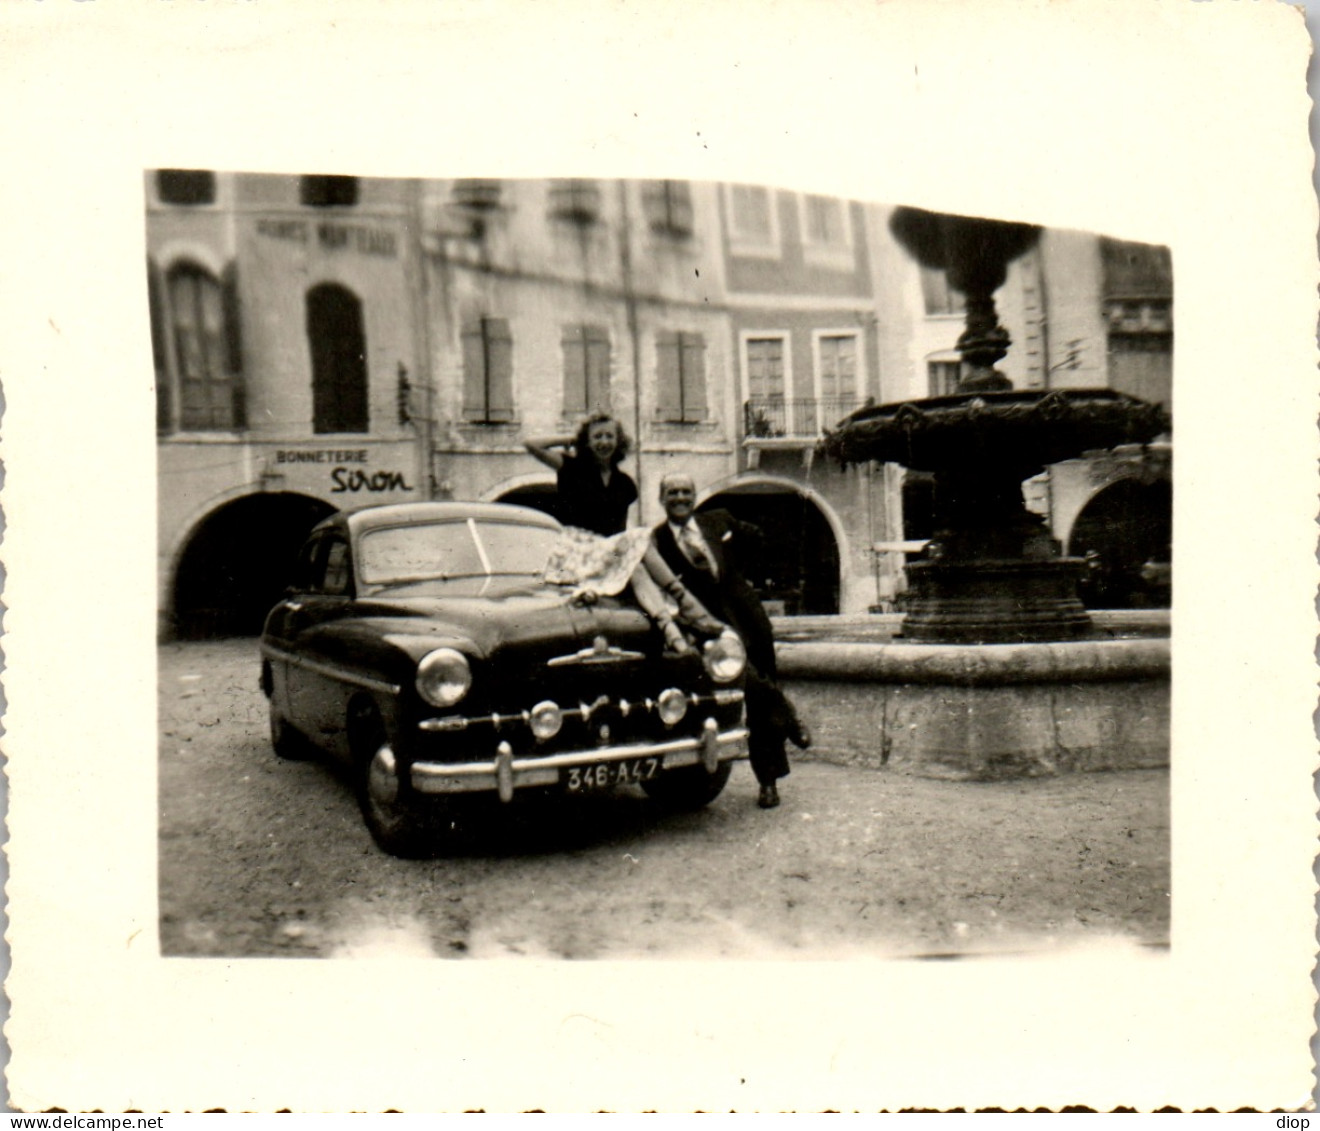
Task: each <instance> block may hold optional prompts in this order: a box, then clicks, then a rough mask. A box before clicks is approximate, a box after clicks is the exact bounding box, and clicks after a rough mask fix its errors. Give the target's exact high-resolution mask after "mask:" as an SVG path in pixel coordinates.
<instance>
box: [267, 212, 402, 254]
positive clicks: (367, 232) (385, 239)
mask: <svg viewBox="0 0 1320 1131" xmlns="http://www.w3.org/2000/svg"><path fill="white" fill-rule="evenodd" d="M315 232H316V242H317V243H318V244H320V246H321V247H322V248H324V249H325V250H326V251H350V250H351V251H356V252H358V253H359V254H361V255H387V256H395V255H398V253H399V248H398V241H397V240H396V239H395V236H394V233H393V232H391V231H390V230H389V229H388V228H371V227H368V226H367V225H365V224H338V223H336V222H335V221H333V220H323V221H321V222H320V223H319V224H317V225H316V229H315ZM257 234H258V235H261V236H266V237H268V238H269V239H273V240H291V241H292V242H294V243H310V242H311V239H312V227H311V225H309V224H308V223H307V222H306V221H305V220H274V219H269V218H267V219H262V220H258V221H257Z"/></svg>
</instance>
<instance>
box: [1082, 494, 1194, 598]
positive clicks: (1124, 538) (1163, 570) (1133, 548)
mask: <svg viewBox="0 0 1320 1131" xmlns="http://www.w3.org/2000/svg"><path fill="white" fill-rule="evenodd" d="M1068 555H1069V556H1070V557H1075V558H1085V559H1087V560H1088V561H1089V562H1090V563H1091V565H1090V568H1089V569H1088V571H1087V573H1086V576H1085V578H1084V580H1083V582H1082V583H1081V585H1080V586H1079V591H1080V595H1081V597H1082V601H1083V603H1084V604H1085V605H1086V606H1087V607H1088V608H1092V609H1128V608H1159V607H1165V608H1167V607H1168V605H1169V601H1170V597H1171V593H1170V591H1169V571H1170V566H1171V563H1172V560H1173V485H1172V484H1171V483H1170V482H1169V481H1168V480H1167V479H1157V480H1155V481H1154V482H1142V481H1141V480H1139V479H1118V480H1115V481H1114V482H1113V483H1110V484H1109V485H1108V486H1106V487H1104V488H1102V489H1101V490H1099V491H1097V492H1096V493H1095V494H1094V495H1092V496H1091V498H1090V499H1088V500H1087V502H1086V504H1085V506H1083V507H1082V509H1081V511H1080V512H1079V513H1078V515H1077V519H1076V521H1075V522H1074V523H1073V527H1072V532H1071V534H1070V535H1069V536H1068Z"/></svg>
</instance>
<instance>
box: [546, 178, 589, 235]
mask: <svg viewBox="0 0 1320 1131" xmlns="http://www.w3.org/2000/svg"><path fill="white" fill-rule="evenodd" d="M550 215H552V216H555V217H557V218H558V219H560V220H570V221H572V222H573V223H575V224H584V225H585V224H593V223H595V222H596V220H598V219H599V218H600V186H599V185H597V184H596V182H595V181H584V180H573V179H569V180H562V181H551V182H550Z"/></svg>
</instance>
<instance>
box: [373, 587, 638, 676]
mask: <svg viewBox="0 0 1320 1131" xmlns="http://www.w3.org/2000/svg"><path fill="white" fill-rule="evenodd" d="M482 590H484V592H481V591H482ZM478 593H480V595H478ZM358 611H359V615H360V616H361V617H363V618H364V619H366V620H370V621H374V622H376V627H377V629H378V630H379V631H380V632H381V633H382V635H384V636H386V637H387V638H390V639H392V640H393V641H394V642H395V643H396V644H398V645H400V646H404V647H406V648H407V650H409V651H417V650H419V649H420V648H430V647H437V646H439V645H440V644H443V643H453V644H457V645H460V646H463V650H464V651H470V652H472V653H473V654H474V655H475V656H476V657H478V658H481V659H488V658H491V657H493V656H494V655H496V654H497V653H499V652H502V651H504V650H506V649H510V648H516V649H518V650H520V651H524V650H525V651H529V652H535V653H541V654H542V655H545V656H550V655H552V654H558V651H560V650H562V651H566V652H572V651H574V650H576V649H579V648H583V647H588V646H590V645H592V644H593V643H594V641H595V639H596V637H598V636H604V637H605V638H606V641H607V643H608V644H609V645H612V646H616V647H624V648H633V649H636V650H639V651H640V650H644V651H646V652H648V653H650V652H651V651H653V650H654V645H655V638H654V635H653V633H652V628H651V623H650V621H649V619H648V618H647V617H646V615H645V614H644V613H642V612H641V611H640V610H639V609H636V608H634V607H632V606H630V605H627V604H625V603H624V602H622V601H621V600H620V599H619V598H617V597H602V598H599V599H598V600H597V601H596V602H595V603H593V604H585V603H583V602H580V601H577V600H575V599H574V597H573V595H572V593H570V592H568V591H567V590H564V589H561V588H556V587H553V586H544V585H528V584H527V583H526V581H525V580H523V581H521V582H520V583H518V584H500V583H499V579H494V580H491V581H487V580H486V579H479V581H478V584H476V585H466V584H462V585H460V584H457V583H454V582H449V583H436V582H427V583H419V584H415V585H407V586H398V587H395V588H393V589H390V590H385V591H383V592H381V593H378V594H376V595H375V596H373V597H370V598H367V599H365V600H359V602H358ZM409 641H411V642H412V647H407V645H408V642H409Z"/></svg>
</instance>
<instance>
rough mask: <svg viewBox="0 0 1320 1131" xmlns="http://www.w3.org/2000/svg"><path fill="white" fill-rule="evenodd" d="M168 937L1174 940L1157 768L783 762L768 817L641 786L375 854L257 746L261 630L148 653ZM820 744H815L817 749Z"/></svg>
mask: <svg viewBox="0 0 1320 1131" xmlns="http://www.w3.org/2000/svg"><path fill="white" fill-rule="evenodd" d="M159 659H160V667H159V680H160V706H161V735H160V739H161V741H160V911H161V922H160V932H161V945H162V950H163V952H164V953H166V954H186V955H266V956H271V955H290V956H293V955H299V956H341V955H360V954H367V953H381V952H394V953H400V954H418V955H438V956H442V957H450V958H473V957H476V958H480V957H486V956H494V955H501V956H507V955H531V956H538V957H549V956H554V957H563V958H601V957H610V958H618V957H629V956H652V957H666V958H672V957H684V956H691V957H787V956H800V957H830V956H848V955H856V954H868V955H886V954H904V955H906V954H932V953H935V954H944V953H977V952H984V951H1000V950H1006V949H1008V950H1022V949H1028V950H1034V949H1042V948H1051V947H1059V946H1065V945H1069V944H1071V943H1075V942H1085V941H1099V940H1104V939H1110V938H1113V937H1119V938H1122V939H1125V940H1128V941H1130V942H1132V943H1154V944H1162V943H1165V942H1167V938H1168V930H1169V799H1168V775H1167V773H1166V772H1165V771H1160V770H1141V771H1127V772H1123V773H1108V774H1079V775H1074V776H1065V777H1057V778H1045V779H1035V780H1028V781H1016V782H1003V783H994V784H983V783H963V782H940V781H929V780H924V779H920V778H911V777H904V776H901V775H899V774H896V773H892V772H887V771H867V770H859V769H854V768H846V767H842V766H835V765H831V764H828V763H827V762H826V761H823V760H813V761H803V760H799V761H797V762H796V763H795V768H794V771H793V774H792V776H791V777H790V778H788V779H787V781H786V782H785V783H784V788H783V796H784V805H783V806H782V807H780V808H779V809H777V810H772V811H768V812H767V811H762V810H759V809H757V808H756V806H755V804H754V799H755V782H754V780H753V778H752V775H751V772H750V770H749V769H748V768H747V767H746V766H745V765H744V766H739V767H738V768H736V770H735V772H734V776H733V779H732V781H731V782H730V785H729V788H728V789H727V790H726V791H725V793H724V794H723V795H722V796H721V797H720V798H719V799H718V800H717V801H716V803H715V804H714V805H712V806H711V807H710V808H709V809H707V810H705V811H703V812H701V813H697V814H688V815H682V816H671V815H666V814H664V813H662V812H660V811H659V810H657V809H656V808H655V806H653V805H652V804H651V803H650V802H649V801H648V800H647V799H646V798H644V797H643V796H642V795H641V794H640V792H638V793H632V792H623V793H620V794H617V795H615V796H613V797H609V798H604V799H592V800H590V801H588V802H581V803H577V804H574V805H569V804H567V803H562V804H553V805H544V806H538V807H536V808H532V809H522V810H517V809H515V810H514V811H512V812H508V811H506V812H504V813H503V814H497V815H496V818H495V819H493V820H492V821H491V823H490V824H489V825H487V826H483V827H482V828H481V829H480V830H479V831H478V832H476V833H475V834H474V835H473V836H472V837H470V838H469V839H468V840H467V841H466V842H465V843H464V844H463V845H462V847H461V851H460V852H459V853H458V854H457V855H454V856H451V857H449V858H446V859H435V860H425V861H402V860H396V859H393V858H391V857H388V856H386V855H384V854H382V853H381V852H380V851H379V850H378V849H376V847H375V846H374V844H373V842H372V841H371V838H370V836H369V835H368V834H367V831H366V829H365V828H364V826H363V825H362V822H361V819H360V818H359V816H358V812H357V808H356V805H355V803H354V801H353V797H352V795H351V793H350V791H349V789H348V787H347V785H346V784H345V782H344V781H343V780H342V779H341V778H340V777H338V776H337V775H336V774H335V773H334V772H332V771H331V770H330V769H329V768H328V767H327V766H325V765H321V764H318V763H315V762H313V763H285V762H281V761H279V760H278V759H277V758H276V757H275V756H274V754H273V753H272V752H271V750H270V748H269V744H268V740H267V728H266V707H265V701H264V699H263V698H262V696H261V694H260V692H259V691H258V689H257V686H256V679H257V660H256V648H255V642H253V641H250V640H244V641H221V642H211V643H189V644H171V645H165V646H162V648H161V649H160V653H159ZM815 753H818V754H820V755H822V756H825V757H827V756H828V754H829V752H828V750H822V751H818V752H815Z"/></svg>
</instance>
